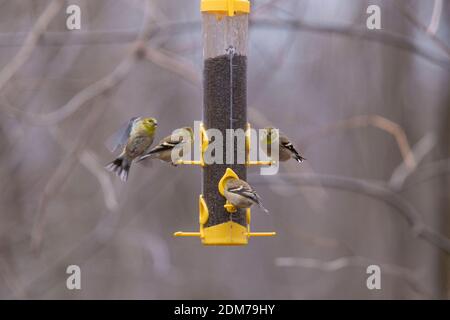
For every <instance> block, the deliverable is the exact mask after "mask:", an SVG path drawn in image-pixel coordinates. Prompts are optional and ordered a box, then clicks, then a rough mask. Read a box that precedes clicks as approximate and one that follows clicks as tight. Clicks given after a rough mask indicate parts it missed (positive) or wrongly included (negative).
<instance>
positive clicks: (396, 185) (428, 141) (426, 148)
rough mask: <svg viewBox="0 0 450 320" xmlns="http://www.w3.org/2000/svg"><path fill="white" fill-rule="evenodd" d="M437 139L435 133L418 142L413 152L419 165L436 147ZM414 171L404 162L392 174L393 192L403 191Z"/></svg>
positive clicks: (390, 185)
mask: <svg viewBox="0 0 450 320" xmlns="http://www.w3.org/2000/svg"><path fill="white" fill-rule="evenodd" d="M436 142H437V137H436V135H435V134H434V133H427V134H426V135H425V136H423V137H422V139H420V140H419V142H417V144H416V145H415V146H414V148H413V150H412V154H413V157H414V159H415V160H416V161H417V163H420V161H422V159H423V158H424V157H425V156H426V155H427V154H428V153H429V152H430V151H431V149H433V147H434V146H435V145H436ZM414 169H416V168H412V167H410V166H407V165H406V162H405V161H403V162H402V163H401V164H400V165H399V166H398V167H397V168H396V169H395V170H394V172H393V173H392V176H391V179H390V180H389V183H388V184H389V187H390V188H391V189H392V190H401V189H402V186H403V183H404V182H405V180H406V178H408V176H409V175H410V174H412V173H413V172H414Z"/></svg>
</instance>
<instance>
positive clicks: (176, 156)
mask: <svg viewBox="0 0 450 320" xmlns="http://www.w3.org/2000/svg"><path fill="white" fill-rule="evenodd" d="M193 142H194V131H193V130H192V128H191V127H183V128H180V129H177V130H175V131H174V132H173V134H171V135H170V136H167V137H165V138H164V139H162V140H161V141H160V142H159V143H158V145H156V146H155V147H154V148H152V149H151V150H150V151H148V152H147V153H146V154H144V155H143V156H141V157H140V158H139V160H138V162H140V161H142V160H145V159H159V160H161V161H164V162H170V163H172V165H174V166H176V165H177V162H178V160H180V159H181V158H182V157H183V155H186V154H188V153H189V152H190V151H191V146H192V143H193Z"/></svg>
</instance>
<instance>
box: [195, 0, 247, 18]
mask: <svg viewBox="0 0 450 320" xmlns="http://www.w3.org/2000/svg"><path fill="white" fill-rule="evenodd" d="M200 11H201V12H212V13H216V14H223V15H227V16H229V17H232V16H234V15H235V14H236V13H245V14H248V13H250V1H249V0H202V1H201V3H200Z"/></svg>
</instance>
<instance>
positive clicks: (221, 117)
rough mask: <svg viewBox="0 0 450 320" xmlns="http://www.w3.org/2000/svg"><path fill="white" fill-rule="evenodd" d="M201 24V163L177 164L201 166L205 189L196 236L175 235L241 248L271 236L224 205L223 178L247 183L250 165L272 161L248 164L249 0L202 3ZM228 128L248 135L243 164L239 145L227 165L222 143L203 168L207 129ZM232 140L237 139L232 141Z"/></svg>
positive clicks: (242, 211)
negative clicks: (216, 159) (217, 159)
mask: <svg viewBox="0 0 450 320" xmlns="http://www.w3.org/2000/svg"><path fill="white" fill-rule="evenodd" d="M201 12H202V20H203V56H204V69H203V90H204V92H203V124H202V125H201V127H200V134H201V137H200V141H201V145H200V152H201V158H200V161H180V163H182V164H195V165H200V166H202V169H203V186H202V195H200V197H199V223H200V231H199V232H181V231H179V232H176V233H175V236H198V237H200V238H201V240H202V243H203V244H204V245H245V244H247V243H248V239H249V237H251V236H273V235H275V233H274V232H261V233H254V232H250V215H251V213H250V209H240V208H235V207H234V206H233V205H231V204H230V203H227V202H226V199H225V197H224V196H223V189H224V185H225V182H226V180H227V179H229V178H231V177H234V178H240V179H243V180H246V178H247V168H246V167H247V166H248V165H267V164H271V162H260V161H250V159H249V149H250V125H249V124H248V123H247V42H248V40H247V39H248V15H249V13H250V2H249V1H248V0H202V1H201ZM208 128H214V129H218V130H219V131H220V132H221V133H222V136H223V137H226V136H227V132H226V130H227V129H234V130H236V129H241V130H243V131H245V132H246V135H245V136H246V148H245V149H246V150H245V153H246V154H245V162H244V163H238V162H237V159H238V150H237V149H238V143H237V141H234V143H233V145H234V150H228V152H234V155H233V157H232V159H234V163H231V164H230V163H227V161H226V160H227V147H226V144H225V143H224V144H223V161H222V163H213V164H205V161H204V157H203V156H204V153H205V150H206V149H207V147H208V143H209V142H210V140H209V138H208V136H207V133H206V130H208ZM233 139H235V137H233Z"/></svg>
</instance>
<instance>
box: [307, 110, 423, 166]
mask: <svg viewBox="0 0 450 320" xmlns="http://www.w3.org/2000/svg"><path fill="white" fill-rule="evenodd" d="M369 125H370V126H374V127H376V128H378V129H381V130H383V131H386V132H387V133H389V134H390V135H392V136H394V138H395V140H396V142H397V145H398V148H399V149H400V153H401V154H402V157H403V161H404V162H405V166H407V167H408V169H414V168H416V166H417V164H416V160H415V159H414V154H413V152H412V151H411V147H410V145H409V142H408V138H407V137H406V133H405V131H404V130H403V128H402V127H401V126H400V125H399V124H397V123H395V122H393V121H391V120H389V119H386V118H384V117H382V116H379V115H362V116H355V117H352V118H349V119H346V120H342V121H338V122H336V123H333V124H331V125H327V126H325V127H323V128H321V129H319V130H317V131H316V132H314V133H312V134H310V135H307V136H306V137H305V138H303V139H302V143H303V144H305V145H307V144H308V143H311V142H312V141H314V140H315V139H317V138H319V137H323V136H328V135H332V134H335V133H336V131H340V130H342V129H353V128H359V127H367V126H369Z"/></svg>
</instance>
